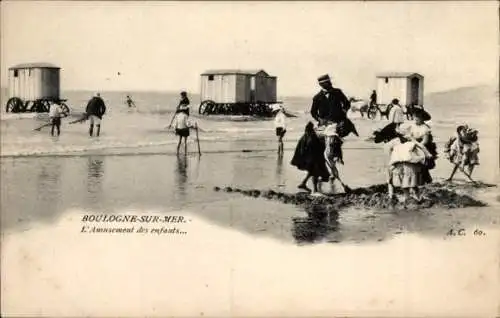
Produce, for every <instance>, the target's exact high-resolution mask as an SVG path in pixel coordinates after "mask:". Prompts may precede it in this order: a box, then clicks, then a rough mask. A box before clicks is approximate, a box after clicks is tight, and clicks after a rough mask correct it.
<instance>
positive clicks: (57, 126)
mask: <svg viewBox="0 0 500 318" xmlns="http://www.w3.org/2000/svg"><path fill="white" fill-rule="evenodd" d="M105 113H106V104H105V103H104V100H103V99H102V98H101V95H100V94H99V93H97V94H96V95H95V96H93V97H92V98H91V99H90V100H89V101H88V103H87V107H86V108H85V113H84V115H83V116H82V117H81V118H79V119H77V120H75V121H72V122H70V124H74V123H77V122H83V121H85V120H89V121H90V126H89V135H90V137H93V136H94V126H95V128H96V130H95V135H96V136H99V134H100V133H101V120H102V117H103V116H104V114H105ZM68 115H69V113H68V112H67V110H65V109H64V108H63V107H62V106H61V105H59V104H57V103H52V104H51V105H50V108H49V122H48V124H44V125H42V126H40V127H38V128H36V130H40V129H41V128H43V127H45V126H51V130H50V134H51V136H54V135H57V136H60V135H61V119H62V118H64V117H67V116H68Z"/></svg>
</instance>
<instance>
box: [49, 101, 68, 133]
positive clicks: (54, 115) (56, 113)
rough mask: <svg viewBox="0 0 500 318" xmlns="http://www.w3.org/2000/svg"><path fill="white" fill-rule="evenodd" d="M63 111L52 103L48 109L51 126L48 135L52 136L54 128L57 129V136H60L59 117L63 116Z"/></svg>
mask: <svg viewBox="0 0 500 318" xmlns="http://www.w3.org/2000/svg"><path fill="white" fill-rule="evenodd" d="M63 115H64V114H63V111H62V108H61V106H60V105H58V104H56V103H52V104H51V105H50V108H49V119H50V124H51V126H52V128H51V130H50V135H51V136H54V128H56V129H57V136H59V135H60V134H61V117H62V116H63Z"/></svg>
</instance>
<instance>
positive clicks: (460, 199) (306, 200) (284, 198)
mask: <svg viewBox="0 0 500 318" xmlns="http://www.w3.org/2000/svg"><path fill="white" fill-rule="evenodd" d="M490 186H492V185H487V184H479V183H477V184H475V185H472V184H471V185H454V184H452V183H434V184H429V185H426V186H424V187H422V189H421V193H422V200H421V201H416V200H415V199H412V198H410V199H408V200H406V201H405V202H400V201H399V200H398V199H396V198H392V199H390V198H389V197H388V196H387V185H386V184H378V185H373V186H369V187H361V188H356V189H353V190H352V191H350V192H349V193H339V194H330V195H325V196H322V197H313V196H311V195H309V194H308V193H305V192H299V193H283V192H276V191H274V190H258V189H239V188H233V187H224V188H221V187H215V188H214V190H215V191H224V192H228V193H240V194H242V195H245V196H251V197H255V198H265V199H269V200H276V201H280V202H282V203H285V204H294V205H298V206H302V207H304V208H305V210H306V211H307V212H311V213H322V212H324V213H331V212H334V211H338V210H340V209H342V208H347V207H352V206H355V207H360V208H370V209H391V210H419V209H428V208H433V207H435V208H448V209H452V208H465V207H484V206H486V204H485V203H483V202H481V201H479V200H476V199H474V198H472V197H471V196H469V195H466V194H460V193H458V191H457V190H460V189H461V188H462V189H465V188H467V187H476V188H484V187H490ZM397 193H398V190H396V194H397Z"/></svg>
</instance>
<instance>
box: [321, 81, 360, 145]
mask: <svg viewBox="0 0 500 318" xmlns="http://www.w3.org/2000/svg"><path fill="white" fill-rule="evenodd" d="M318 83H319V85H320V86H321V91H320V92H319V93H317V94H316V95H315V96H314V98H313V103H312V106H311V116H312V117H313V118H314V119H315V120H316V121H317V122H318V126H326V125H328V124H329V123H332V122H333V123H336V124H337V130H338V131H339V135H340V137H345V136H347V135H349V134H350V133H351V132H352V133H354V134H355V135H356V136H358V132H357V131H356V128H355V127H354V124H353V123H352V122H351V121H350V120H349V118H347V111H348V110H349V109H350V108H351V104H350V102H349V100H348V99H347V97H346V96H345V95H344V93H343V92H342V90H340V89H338V88H334V87H333V85H332V82H331V80H330V76H328V75H323V76H320V77H319V78H318Z"/></svg>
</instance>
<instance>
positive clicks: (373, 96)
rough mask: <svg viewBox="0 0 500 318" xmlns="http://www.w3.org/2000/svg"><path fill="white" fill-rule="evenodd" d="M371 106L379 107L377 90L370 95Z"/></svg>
mask: <svg viewBox="0 0 500 318" xmlns="http://www.w3.org/2000/svg"><path fill="white" fill-rule="evenodd" d="M370 106H377V92H376V91H375V90H373V91H372V94H371V95H370Z"/></svg>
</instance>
